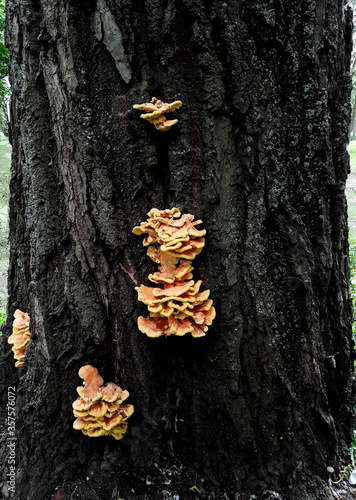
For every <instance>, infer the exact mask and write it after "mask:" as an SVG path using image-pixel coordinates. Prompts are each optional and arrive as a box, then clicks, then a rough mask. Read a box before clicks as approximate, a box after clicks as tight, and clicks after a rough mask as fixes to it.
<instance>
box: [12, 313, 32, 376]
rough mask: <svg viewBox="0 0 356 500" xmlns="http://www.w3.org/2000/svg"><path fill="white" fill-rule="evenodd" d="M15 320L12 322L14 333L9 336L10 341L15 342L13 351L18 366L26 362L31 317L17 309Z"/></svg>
mask: <svg viewBox="0 0 356 500" xmlns="http://www.w3.org/2000/svg"><path fill="white" fill-rule="evenodd" d="M14 318H15V319H14V322H13V324H12V335H10V337H9V338H8V343H9V344H13V347H12V351H13V353H14V358H15V359H16V360H17V361H16V363H15V366H16V367H19V366H23V365H24V364H25V362H24V360H23V359H24V357H25V351H26V346H27V344H28V342H29V340H30V337H31V333H30V317H29V315H28V314H27V313H24V312H22V311H20V309H16V311H15V313H14Z"/></svg>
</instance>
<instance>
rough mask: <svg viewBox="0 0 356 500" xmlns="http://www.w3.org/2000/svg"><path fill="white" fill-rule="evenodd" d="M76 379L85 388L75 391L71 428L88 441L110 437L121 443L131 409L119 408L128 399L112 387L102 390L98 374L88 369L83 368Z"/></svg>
mask: <svg viewBox="0 0 356 500" xmlns="http://www.w3.org/2000/svg"><path fill="white" fill-rule="evenodd" d="M79 376H80V377H81V378H82V379H84V387H82V386H80V387H77V392H78V394H79V398H78V399H77V400H76V401H74V403H73V413H74V416H75V417H77V419H76V420H75V422H74V423H73V428H74V429H76V430H81V431H82V433H83V434H85V435H86V436H90V437H99V436H108V435H109V436H113V437H114V438H115V439H121V438H122V436H123V434H124V433H125V432H126V430H127V422H126V420H127V419H128V418H129V417H130V416H131V415H132V414H133V412H134V407H133V406H132V405H130V404H127V405H124V404H122V402H123V401H124V400H125V399H127V398H128V397H129V393H128V391H123V390H122V389H121V388H120V387H118V386H117V385H115V384H113V383H109V384H106V385H105V386H104V385H103V383H104V381H103V379H102V378H101V377H100V375H99V373H98V370H97V369H96V368H94V367H93V366H91V365H85V366H82V367H81V368H80V370H79Z"/></svg>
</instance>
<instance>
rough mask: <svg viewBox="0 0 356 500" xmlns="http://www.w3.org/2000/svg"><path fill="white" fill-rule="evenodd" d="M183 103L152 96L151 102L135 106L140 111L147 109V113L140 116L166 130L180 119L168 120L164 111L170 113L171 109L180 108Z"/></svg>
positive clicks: (159, 128)
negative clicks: (166, 101) (169, 101)
mask: <svg viewBox="0 0 356 500" xmlns="http://www.w3.org/2000/svg"><path fill="white" fill-rule="evenodd" d="M181 105H182V103H181V101H174V102H171V103H164V102H162V101H161V100H159V99H156V98H155V97H152V99H151V102H144V103H142V104H135V105H134V106H133V108H134V109H139V110H140V111H146V113H145V114H142V115H140V118H143V119H144V120H147V121H149V122H150V123H153V125H154V126H155V127H156V129H157V130H160V131H161V132H165V131H166V130H169V129H170V128H171V127H172V126H173V125H175V124H176V123H177V122H178V120H177V119H175V120H167V118H166V117H165V116H164V113H170V112H171V111H174V110H175V109H178V108H180V107H181Z"/></svg>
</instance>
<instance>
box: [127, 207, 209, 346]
mask: <svg viewBox="0 0 356 500" xmlns="http://www.w3.org/2000/svg"><path fill="white" fill-rule="evenodd" d="M147 215H148V217H149V218H148V220H147V221H146V222H142V223H141V224H140V226H137V227H135V228H134V229H133V233H134V234H137V235H141V234H143V233H147V234H148V236H146V237H145V238H144V240H143V245H144V246H148V250H147V255H148V256H149V257H150V258H151V259H152V260H153V261H154V262H155V263H156V264H159V268H158V269H159V271H158V272H156V273H154V274H150V275H149V277H148V278H149V280H150V281H151V282H153V283H155V285H156V286H154V287H149V286H145V285H141V286H139V287H136V290H137V293H138V300H140V301H142V302H143V303H144V304H146V305H147V307H148V310H149V311H150V317H148V318H143V317H142V316H140V317H139V318H138V328H139V330H140V331H141V332H143V333H145V334H146V335H147V336H148V337H161V336H162V335H164V336H169V335H178V336H182V335H185V334H186V333H191V335H192V336H193V337H204V336H205V332H207V331H208V327H209V326H210V325H211V324H212V322H213V319H214V318H215V309H214V307H213V306H212V304H213V301H212V300H210V299H208V297H209V294H210V291H209V290H205V291H203V292H200V287H201V284H202V282H201V281H198V282H194V280H192V277H193V274H192V271H193V269H194V268H193V266H192V265H191V261H192V260H193V259H194V258H195V256H196V255H198V254H199V253H200V252H201V250H202V249H203V247H204V245H205V240H204V236H205V234H206V231H205V230H198V229H196V227H195V226H197V225H198V224H201V223H202V221H201V220H197V221H194V216H193V215H191V214H183V215H182V216H181V213H180V211H179V210H178V208H172V209H169V210H158V209H157V208H153V209H152V210H151V211H150V212H148V214H147Z"/></svg>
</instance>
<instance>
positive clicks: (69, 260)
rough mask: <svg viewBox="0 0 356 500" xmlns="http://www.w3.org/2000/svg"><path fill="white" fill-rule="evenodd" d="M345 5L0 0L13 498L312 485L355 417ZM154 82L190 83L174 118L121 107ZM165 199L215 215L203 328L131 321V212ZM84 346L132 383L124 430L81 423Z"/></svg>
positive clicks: (199, 271) (175, 87)
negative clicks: (25, 316) (19, 342)
mask: <svg viewBox="0 0 356 500" xmlns="http://www.w3.org/2000/svg"><path fill="white" fill-rule="evenodd" d="M351 17H352V16H351V15H350V12H349V10H347V9H346V8H345V7H344V5H343V1H342V0H338V1H335V0H318V1H313V0H288V1H287V0H285V1H284V2H281V1H279V0H278V1H275V2H270V1H267V0H256V1H254V2H250V1H247V0H246V1H241V2H233V1H230V0H227V1H226V2H206V1H205V2H203V0H196V1H191V0H184V1H181V2H175V1H174V0H169V1H168V2H165V1H160V0H147V1H146V2H145V3H144V4H143V3H142V4H141V3H138V2H134V1H133V0H122V1H120V2H114V1H112V0H97V1H96V2H95V1H94V0H87V1H83V0H82V1H79V0H75V1H74V0H69V1H67V2H60V1H59V0H51V1H48V0H7V44H8V46H9V50H10V54H11V66H10V77H11V83H12V90H13V94H12V105H11V113H12V116H11V136H12V145H13V161H12V180H11V205H10V225H11V231H10V243H11V256H10V273H9V302H8V318H9V319H8V321H7V323H6V327H5V329H4V334H3V336H2V339H1V350H2V356H3V358H2V361H1V373H2V378H1V388H2V389H3V390H2V392H3V393H4V394H5V396H4V397H5V401H4V404H6V394H7V387H8V386H10V385H16V395H17V399H16V411H17V420H16V429H17V439H18V440H17V445H16V458H17V464H16V496H15V498H19V499H25V498H26V499H29V500H31V499H39V498H56V499H59V498H61V499H62V498H78V499H85V500H90V499H98V498H100V499H109V498H113V497H114V494H115V493H116V494H120V496H121V497H124V498H125V499H126V500H127V499H129V498H155V499H156V498H161V497H162V498H163V497H164V495H166V496H165V498H173V494H179V495H180V498H183V499H184V498H190V495H191V496H192V497H193V496H194V492H191V491H190V490H189V488H190V487H193V486H197V487H198V488H199V490H200V491H201V495H200V496H201V498H204V497H205V498H223V497H224V495H225V498H230V497H231V498H242V499H245V498H250V495H251V494H255V495H256V496H257V497H258V498H268V494H267V493H266V491H267V490H270V491H274V492H278V493H279V494H280V495H281V497H283V498H285V499H295V498H301V499H302V498H308V499H321V498H326V495H327V482H326V481H327V478H328V473H327V471H326V467H327V466H333V467H334V468H335V470H338V469H339V468H340V467H341V466H342V465H343V461H344V460H345V459H347V453H348V445H349V443H350V442H351V431H352V408H353V361H352V353H353V342H352V333H351V323H352V307H351V299H350V293H349V285H348V283H349V262H348V258H347V254H348V246H347V216H346V201H345V192H344V191H345V182H346V177H347V173H348V168H349V167H348V156H347V152H346V148H345V144H346V142H347V134H348V122H349V115H350V109H349V104H348V103H349V96H350V79H349V74H348V69H349V61H350V44H351V23H352V21H351ZM152 96H156V97H157V98H161V99H163V100H166V101H172V100H176V99H180V100H181V101H182V102H183V106H182V108H181V109H180V110H179V111H175V113H174V116H175V117H177V118H178V119H179V123H178V124H177V125H175V126H174V127H173V128H172V129H171V130H170V131H168V132H165V133H163V132H158V131H157V130H155V129H154V127H153V126H152V125H151V124H149V123H146V122H144V121H143V120H141V119H140V118H139V113H138V112H137V111H134V110H132V105H133V104H135V103H140V102H143V101H148V100H149V99H150V98H151V97H152ZM173 206H177V207H178V208H180V209H181V211H182V212H183V213H187V212H190V213H194V214H195V216H196V218H201V219H202V220H203V221H204V227H205V229H206V230H207V238H206V247H205V248H204V250H203V252H202V253H201V254H200V255H199V257H197V259H196V260H195V262H194V264H195V265H194V267H195V271H194V278H195V279H198V278H199V277H200V278H201V279H202V280H203V284H204V287H205V288H209V289H210V290H211V297H212V298H213V300H214V305H215V307H216V310H217V317H216V319H215V321H214V323H213V325H212V326H211V327H210V329H209V332H208V333H207V336H206V337H205V338H204V339H193V338H191V337H189V336H188V335H187V336H186V337H183V338H173V337H170V338H160V339H148V338H146V337H145V336H144V335H143V334H141V333H140V332H139V331H138V329H137V324H136V320H137V317H138V316H139V315H144V316H146V315H147V310H146V307H145V306H144V305H143V304H142V303H139V302H138V301H137V294H136V291H135V289H134V287H135V285H136V284H139V283H145V284H148V278H147V277H148V274H149V273H150V272H152V270H153V269H154V267H155V266H154V265H153V264H152V263H151V262H150V261H149V259H148V257H147V256H146V252H145V249H144V248H143V247H142V241H141V239H140V238H138V237H137V236H134V235H133V234H132V232H131V231H132V228H133V227H134V226H135V225H137V224H139V223H140V222H141V221H142V220H144V219H145V218H146V215H145V214H146V212H148V210H150V209H151V208H152V207H157V208H161V209H162V208H170V207H173ZM16 308H20V309H22V310H24V311H28V312H29V314H30V317H31V332H32V339H31V341H30V343H29V345H28V349H27V352H26V366H25V367H23V368H19V369H15V368H14V362H13V358H12V353H11V350H10V346H9V345H8V344H7V338H8V336H9V335H10V332H11V317H12V314H13V312H14V310H15V309H16ZM86 363H90V364H92V365H94V366H95V367H96V368H98V370H99V372H100V374H101V375H102V376H103V378H104V380H105V381H106V382H109V381H111V382H116V383H119V384H120V386H121V387H122V388H123V389H127V390H128V391H129V392H130V394H131V396H130V399H129V402H130V403H132V404H134V406H135V409H136V411H135V414H134V415H133V416H132V417H131V418H130V420H129V430H128V432H127V434H126V436H125V438H124V439H123V440H122V441H119V442H117V441H115V440H114V439H112V438H111V437H106V438H88V437H86V436H84V435H82V433H80V432H78V431H74V430H73V429H72V423H73V420H74V418H73V415H72V402H73V401H74V399H75V398H76V397H77V395H76V390H75V389H76V387H77V386H78V385H80V384H81V380H80V379H79V377H78V369H79V368H80V367H81V366H82V365H84V364H86ZM3 408H4V406H3ZM2 414H3V415H4V410H3V412H2ZM7 437H8V436H7V434H6V433H5V434H3V436H2V445H3V446H2V451H1V460H2V463H3V464H5V466H4V469H3V476H2V480H3V481H5V482H6V474H7V472H8V470H7V466H6V463H7V462H6V461H7V457H8V449H7V447H6V439H7ZM3 488H4V486H3ZM133 490H134V493H133V492H132V491H133ZM162 490H165V491H166V492H167V493H165V494H163V493H162ZM4 491H5V490H4V489H3V492H4ZM168 492H169V493H168ZM264 492H265V493H264ZM237 493H238V494H239V495H240V496H238V495H236V497H235V494H237ZM3 494H5V493H3ZM169 494H171V496H169Z"/></svg>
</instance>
